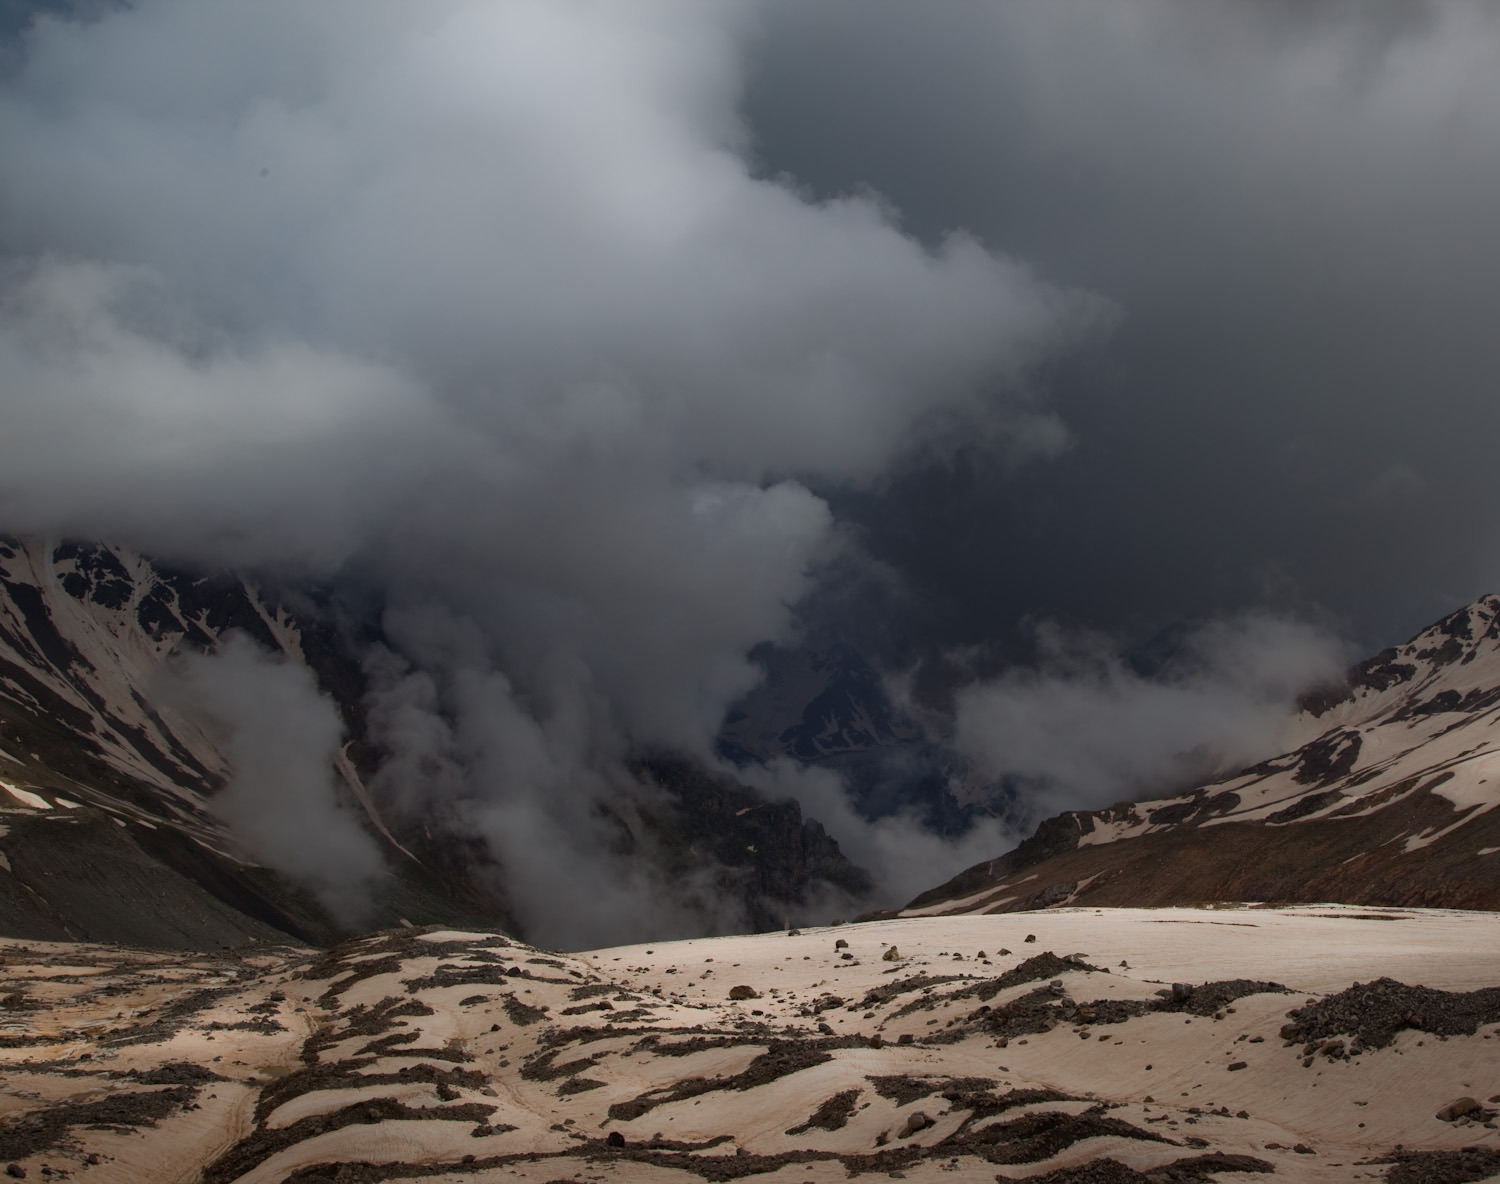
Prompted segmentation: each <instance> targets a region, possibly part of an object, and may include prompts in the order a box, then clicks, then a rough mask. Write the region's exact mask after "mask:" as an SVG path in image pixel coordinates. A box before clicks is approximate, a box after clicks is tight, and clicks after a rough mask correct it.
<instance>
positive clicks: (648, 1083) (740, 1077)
mask: <svg viewBox="0 0 1500 1184" xmlns="http://www.w3.org/2000/svg"><path fill="white" fill-rule="evenodd" d="M845 943H847V944H845ZM0 955H3V960H4V969H3V979H4V983H3V989H0V994H3V995H4V996H5V998H6V1000H7V1002H6V1010H5V1011H3V1012H0V1016H3V1020H4V1022H3V1039H0V1066H3V1069H0V1078H3V1086H0V1115H3V1124H0V1164H4V1163H11V1162H14V1163H16V1164H18V1165H19V1167H20V1168H22V1169H24V1170H25V1171H26V1172H27V1173H28V1177H27V1178H38V1177H39V1174H40V1172H41V1168H42V1166H43V1165H47V1166H48V1168H49V1169H50V1170H51V1171H52V1172H53V1173H54V1176H56V1175H58V1174H61V1173H66V1174H67V1175H68V1177H69V1178H79V1179H88V1180H94V1181H101V1182H109V1181H148V1180H149V1181H184V1182H186V1181H196V1180H199V1179H200V1173H201V1179H202V1180H204V1181H205V1182H206V1184H229V1182H231V1181H238V1182H241V1184H280V1182H283V1181H288V1182H290V1181H295V1182H297V1184H313V1182H314V1181H342V1182H345V1184H347V1182H350V1181H374V1180H406V1179H419V1178H420V1179H441V1180H444V1181H450V1182H452V1184H468V1182H479V1181H517V1180H522V1181H536V1182H537V1184H545V1182H547V1181H557V1180H584V1179H591V1180H622V1181H658V1180H659V1181H684V1180H692V1179H694V1178H700V1179H706V1180H731V1179H747V1178H754V1179H757V1180H766V1181H777V1182H793V1181H796V1182H801V1181H807V1180H812V1181H816V1182H818V1184H823V1182H824V1181H829V1182H832V1181H842V1180H845V1179H849V1178H853V1177H858V1176H860V1175H873V1176H875V1177H879V1178H887V1177H890V1176H892V1175H895V1176H896V1178H904V1179H907V1180H913V1181H932V1182H934V1184H936V1182H938V1181H947V1180H951V1179H983V1180H986V1181H988V1180H994V1179H1000V1180H1009V1179H1041V1180H1046V1181H1048V1182H1049V1184H1063V1182H1075V1184H1086V1182H1088V1181H1108V1182H1111V1184H1114V1182H1118V1181H1151V1182H1155V1184H1165V1182H1167V1181H1189V1180H1219V1179H1223V1180H1248V1179H1252V1178H1255V1177H1256V1176H1259V1175H1273V1176H1275V1177H1278V1178H1282V1179H1288V1180H1296V1181H1308V1182H1316V1181H1346V1180H1372V1179H1389V1180H1392V1181H1417V1180H1425V1179H1438V1178H1452V1179H1481V1178H1485V1175H1488V1174H1490V1173H1493V1172H1500V1138H1497V1134H1500V1132H1497V1130H1496V1127H1495V1122H1494V1117H1495V1111H1496V1106H1497V1105H1500V1103H1497V1104H1493V1105H1492V1104H1490V1103H1489V1101H1488V1099H1489V1098H1491V1097H1492V1096H1497V1095H1500V991H1497V990H1495V989H1494V988H1495V987H1496V986H1497V984H1500V917H1497V916H1495V915H1493V914H1488V913H1465V912H1458V911H1442V910H1397V909H1390V910H1371V909H1358V908H1349V907H1340V906H1309V907H1304V908H1285V909H1264V908H1251V907H1222V908H1215V909H1160V910H1151V909H1103V910H1095V909H1086V910H1085V909H1060V910H1050V911H1048V912H1045V913H1007V914H997V915H968V916H956V917H929V918H911V919H900V920H888V921H881V922H873V923H867V924H857V925H846V926H838V927H830V928H821V929H810V930H806V931H803V932H801V933H793V934H785V933H776V934H761V935H756V936H747V937H727V938H710V939H700V940H693V941H679V942H666V943H657V944H654V945H650V946H629V947H619V948H615V949H608V950H596V951H590V952H587V953H581V954H560V953H554V952H546V951H540V950H536V949H534V948H532V947H529V946H525V945H522V944H519V943H516V942H514V941H512V940H510V939H508V938H506V937H503V936H500V935H496V934H474V933H460V932H443V931H430V932H424V931H419V930H395V931H387V932H384V933H381V934H376V935H373V936H371V937H368V938H363V939H360V940H358V941H354V942H350V943H346V944H345V945H344V946H341V947H338V948H337V949H335V950H333V951H331V952H327V953H315V952H312V951H306V950H298V949H295V948H289V947H272V946H249V947H244V948H243V949H241V950H238V951H234V952H230V953H225V954H221V955H213V956H194V955H164V954H152V953H147V952H143V951H130V950H124V949H119V948H112V947H101V946H76V945H69V946H63V945H56V946H43V945H39V944H35V943H33V944H31V945H29V946H27V945H22V944H21V943H16V942H8V943H5V944H4V945H3V946H0ZM1174 984H1177V985H1176V986H1175V987H1174ZM1356 984H1359V985H1358V986H1356ZM1398 984H1404V985H1398ZM1418 985H1420V986H1421V987H1425V988H1428V990H1425V991H1422V990H1413V989H1412V988H1414V987H1417V986H1418ZM1475 992H1477V993H1475ZM1460 1099H1469V1101H1464V1102H1462V1103H1461V1104H1460V1105H1459V1106H1458V1107H1457V1110H1458V1111H1460V1112H1461V1113H1453V1112H1451V1111H1450V1110H1446V1109H1445V1107H1449V1105H1450V1103H1454V1102H1456V1101H1459V1100H1460ZM1440 1111H1442V1112H1443V1113H1444V1114H1445V1115H1446V1117H1444V1118H1440V1117H1438V1115H1439V1112H1440ZM1398 1147H1399V1148H1400V1150H1398ZM1464 1148H1468V1149H1470V1150H1467V1151H1464V1150H1461V1149H1464ZM1464 1164H1467V1165H1469V1168H1472V1169H1474V1170H1478V1169H1480V1168H1482V1169H1484V1174H1483V1175H1475V1174H1469V1175H1463V1174H1458V1175H1449V1176H1446V1177H1444V1176H1438V1175H1433V1174H1432V1173H1433V1172H1435V1171H1439V1170H1447V1169H1448V1168H1453V1169H1454V1170H1458V1166H1461V1165H1464ZM1465 1170H1468V1169H1465ZM953 1173H957V1174H956V1175H954V1174H953Z"/></svg>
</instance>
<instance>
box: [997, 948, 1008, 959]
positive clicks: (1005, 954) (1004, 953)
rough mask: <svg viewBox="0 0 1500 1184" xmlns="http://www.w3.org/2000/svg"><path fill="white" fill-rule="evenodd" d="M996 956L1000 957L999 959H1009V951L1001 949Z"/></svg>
mask: <svg viewBox="0 0 1500 1184" xmlns="http://www.w3.org/2000/svg"><path fill="white" fill-rule="evenodd" d="M998 956H999V957H1001V958H1009V957H1010V951H1009V950H1007V949H1004V948H1002V949H1001V951H1000V953H999V955H998Z"/></svg>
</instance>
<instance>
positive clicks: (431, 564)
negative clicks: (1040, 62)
mask: <svg viewBox="0 0 1500 1184" xmlns="http://www.w3.org/2000/svg"><path fill="white" fill-rule="evenodd" d="M749 22H750V14H749V13H748V12H747V10H745V9H742V8H740V7H738V6H733V5H700V4H687V3H649V4H638V5H627V6H621V5H614V4H598V3H587V2H583V0H576V2H565V3H556V2H553V0H547V2H545V3H543V2H536V0H513V2H508V3H480V2H478V0H443V2H439V3H434V4H424V5H420V6H418V5H411V4H406V3H396V2H376V3H369V2H367V0H361V2H360V3H358V4H355V3H330V4H322V5H316V6H311V7H309V6H307V5H304V4H298V3H272V4H269V5H267V4H264V3H256V4H250V3H236V2H233V0H220V2H217V3H209V4H203V3H201V2H199V0H191V2H189V0H144V2H141V3H137V4H133V5H130V6H128V7H122V8H116V9H108V10H105V11H103V12H102V13H95V14H93V16H92V18H91V19H88V20H68V19H60V18H51V17H43V18H39V19H38V20H36V21H35V22H34V23H33V24H32V26H31V27H30V30H29V32H28V33H27V34H26V35H25V36H24V38H23V39H22V40H21V42H20V43H19V46H18V48H17V49H16V51H15V53H14V54H13V57H14V61H13V62H12V63H11V65H10V68H9V69H8V71H7V73H6V75H5V77H4V82H3V86H0V141H3V142H4V143H5V145H6V151H5V153H4V156H3V159H0V228H3V229H0V235H3V250H4V253H5V263H4V270H3V295H0V371H3V372H4V373H5V375H6V385H5V410H6V431H5V433H4V436H3V438H0V518H3V519H4V520H5V521H6V523H7V525H8V528H9V529H13V530H20V531H30V532H39V533H52V534H57V533H69V534H75V535H84V536H93V537H100V536H102V537H110V538H122V539H125V540H128V541H130V542H131V543H133V544H135V545H136V546H139V547H141V548H143V549H145V550H148V551H152V552H155V553H158V554H165V555H168V556H172V557H175V558H183V559H186V560H190V561H192V562H195V563H198V564H205V563H207V564H215V563H230V564H238V565H248V566H250V567H253V568H258V569H261V570H275V571H280V572H282V573H292V574H297V573H312V574H316V575H320V576H337V575H338V574H339V573H340V572H342V571H347V570H351V569H354V568H357V569H358V570H359V572H360V573H361V578H363V579H365V580H369V581H374V582H375V583H377V584H379V585H380V587H381V589H382V591H383V594H384V596H385V598H386V600H387V603H388V604H389V605H390V613H389V619H388V628H389V630H390V632H391V635H392V636H393V637H395V638H399V639H400V643H399V644H401V645H402V647H403V649H404V654H403V655H402V656H403V658H404V660H405V661H407V662H409V663H411V664H412V665H413V666H414V668H416V669H417V670H419V671H421V672H423V673H425V676H426V677H427V678H428V679H430V680H433V681H434V683H435V685H437V686H438V690H439V691H440V692H441V696H442V701H443V704H444V706H445V709H446V710H447V711H449V712H450V713H451V712H457V713H458V718H457V720H456V721H449V720H444V721H433V723H432V726H431V727H429V728H428V729H427V730H426V732H425V733H422V732H421V729H410V728H409V729H408V730H406V731H405V732H403V733H401V736H402V737H403V741H404V742H409V741H412V740H413V738H414V737H416V736H418V735H419V734H424V735H425V736H427V737H428V738H429V739H432V738H436V737H440V736H441V735H442V727H439V726H438V725H439V723H442V724H443V726H450V725H451V727H452V728H454V729H456V732H457V734H459V735H460V736H467V738H468V739H467V740H466V741H465V743H464V745H463V747H464V752H465V789H466V792H468V793H470V794H471V795H477V796H479V797H480V798H487V797H488V798H493V799H494V801H495V802H498V803H500V804H501V805H504V807H505V809H506V810H508V811H509V812H510V817H511V819H512V821H513V822H516V825H515V827H513V828H512V829H510V830H509V831H507V828H506V827H497V828H496V829H497V830H498V831H506V833H514V834H521V833H523V831H524V829H525V827H523V826H522V825H521V823H522V822H524V823H525V825H526V827H529V828H530V829H531V830H533V831H534V830H536V828H537V827H539V826H541V821H540V820H542V819H544V818H545V819H549V820H550V821H549V822H548V825H549V826H552V827H553V829H554V831H555V832H556V833H558V834H561V833H564V832H566V833H569V834H571V836H572V838H573V840H574V841H575V842H576V843H577V844H579V845H581V846H582V847H584V848H585V849H592V848H591V844H590V842H589V841H588V835H587V830H586V828H585V829H579V828H578V827H576V826H575V827H573V828H572V829H571V830H569V829H568V825H567V824H568V822H569V820H570V819H571V820H572V821H573V822H576V821H577V817H578V815H579V812H580V811H583V812H584V813H586V810H584V807H583V806H582V805H578V806H577V808H576V809H575V808H574V807H571V806H565V805H563V806H560V805H559V804H558V803H559V801H560V800H561V799H563V798H566V797H567V796H568V795H570V794H572V795H576V796H577V797H578V799H579V802H580V803H583V802H586V801H587V800H588V799H589V797H590V795H592V794H597V793H607V792H609V790H610V782H611V779H612V778H613V777H615V776H616V775H617V772H618V767H619V765H618V762H619V759H620V754H621V752H622V751H624V750H625V749H626V748H627V747H628V746H629V745H632V744H646V745H651V744H655V745H665V746H670V747H674V748H677V749H685V750H688V751H692V752H698V753H700V754H704V755H707V754H708V753H709V752H710V746H711V742H712V738H713V735H714V733H715V731H716V730H717V727H718V725H719V722H720V720H721V719H722V717H723V714H724V710H725V707H726V706H727V705H728V703H730V702H731V701H732V700H733V699H734V698H735V697H736V696H738V695H740V694H742V693H743V692H744V691H745V690H746V689H748V688H749V687H750V686H751V685H752V684H753V682H754V681H755V679H756V677H757V671H756V668H755V667H754V666H753V665H752V664H751V663H750V662H749V661H748V660H747V658H746V656H745V655H746V652H747V651H748V650H749V649H750V648H751V647H752V646H754V645H755V644H757V643H759V642H762V641H766V640H776V639H779V638H782V637H783V636H785V635H786V633H787V632H788V630H789V628H790V624H791V610H792V607H793V606H794V605H796V604H797V603H798V602H799V601H800V600H802V598H803V597H804V596H805V594H806V593H807V591H808V590H809V588H811V587H812V586H813V583H814V582H815V580H816V578H817V572H818V570H819V568H820V565H822V564H824V563H826V562H828V561H830V560H832V559H833V558H834V557H836V555H837V554H838V552H839V551H840V549H841V548H842V547H844V546H845V545H846V542H845V540H844V537H843V534H842V531H841V528H840V526H839V524H838V522H837V520H836V517H835V515H834V514H833V512H832V510H831V509H830V506H829V505H828V503H827V501H826V500H825V499H824V498H823V497H821V496H819V495H817V494H815V493H813V492H812V491H811V489H810V484H811V483H818V482H821V483H827V484H830V485H836V486H839V487H851V488H861V487H863V488H870V487H874V486H876V485H878V484H879V482H880V481H881V480H882V479H883V477H884V475H885V474H886V473H887V472H888V471H889V470H890V468H891V467H892V466H893V465H894V464H896V463H898V462H900V461H902V460H903V459H904V458H911V457H914V456H918V455H927V456H939V455H942V454H943V453H944V452H945V451H948V450H950V449H951V448H952V446H953V445H954V443H955V441H957V440H960V439H962V440H973V439H982V440H987V441H989V442H990V443H991V445H993V446H994V447H996V448H997V449H1001V450H1011V451H1015V450H1020V451H1026V450H1028V449H1032V448H1042V449H1044V450H1045V449H1047V448H1050V447H1052V446H1053V443H1055V440H1056V439H1057V437H1058V435H1059V432H1060V429H1059V428H1058V427H1057V425H1056V423H1055V420H1054V419H1053V418H1052V417H1051V415H1050V412H1049V411H1048V410H1047V409H1046V408H1045V406H1044V405H1043V404H1041V403H1039V401H1038V400H1037V398H1036V397H1035V394H1034V391H1033V389H1032V387H1031V381H1030V380H1031V377H1032V375H1033V374H1034V372H1035V371H1036V368H1037V367H1038V365H1039V364H1041V363H1042V362H1044V361H1045V360H1046V359H1047V358H1048V357H1050V356H1052V355H1053V354H1055V353H1056V352H1057V351H1058V350H1060V349H1064V348H1067V347H1068V346H1069V345H1070V344H1071V343H1072V342H1074V341H1076V340H1079V339H1082V338H1092V337H1097V336H1098V335H1099V334H1100V333H1101V332H1102V331H1105V330H1106V328H1107V326H1108V324H1109V323H1110V321H1111V319H1112V317H1113V315H1114V313H1113V310H1112V309H1111V308H1110V306H1109V305H1108V304H1107V303H1106V302H1104V301H1101V300H1098V299H1097V298H1094V297H1091V296H1088V295H1086V294H1083V293H1079V292H1069V291H1066V290H1063V289H1061V288H1058V287H1055V286H1050V285H1048V284H1047V283H1045V282H1043V281H1041V280H1039V279H1038V278H1037V277H1035V276H1034V275H1033V274H1032V273H1031V272H1030V271H1029V270H1028V268H1026V267H1025V266H1024V265H1022V264H1020V263H1017V262H1015V261H1013V260H1011V259H1009V258H1008V257H1005V256H1003V255H1001V254H998V253H996V252H993V251H989V250H986V249H985V248H983V247H982V246H980V245H979V243H977V242H976V241H975V240H974V239H972V238H971V237H969V236H967V235H964V234H962V233H954V234H952V235H949V236H945V237H944V238H943V239H942V240H941V241H939V242H935V243H931V244H926V245H924V244H922V243H919V242H918V241H916V240H915V239H913V238H911V237H909V236H906V235H904V234H903V233H901V231H900V230H899V229H898V227H897V226H896V225H895V222H894V220H893V215H892V213H891V211H890V210H889V209H888V208H886V206H885V205H884V204H883V203H882V202H880V201H879V200H877V199H876V198H874V197H872V196H850V197H842V198H837V199H833V200H829V201H821V202H814V201H811V200H809V199H808V198H807V197H806V196H805V195H804V194H802V193H801V192H800V191H798V190H797V189H796V187H795V186H794V185H793V184H791V183H789V182H784V181H781V180H774V179H764V178H760V177H757V176H756V175H754V173H753V171H752V169H751V167H750V165H749V164H748V163H747V159H746V156H745V148H746V145H747V143H748V133H747V130H746V128H745V126H744V124H743V121H742V120H741V118H740V115H739V111H738V103H739V99H740V94H741V86H742V79H741V76H740V67H741V61H742V47H743V42H744V39H745V38H746V36H747V35H748V30H749ZM1049 441H1050V442H1053V443H1049ZM455 646H457V647H458V648H457V649H455ZM392 693H394V688H392ZM411 710H412V707H411V706H410V704H408V710H407V712H406V715H405V717H404V718H406V719H407V720H408V721H409V720H410V715H411ZM407 755H408V756H412V754H407ZM393 759H400V754H394V755H393ZM412 759H417V757H415V756H412ZM526 803H529V804H530V807H528V809H529V812H528V809H523V805H524V804H526ZM542 803H546V806H545V808H543V807H542V805H541V804H542ZM497 808H498V807H497ZM517 820H520V821H517ZM513 846H516V848H517V849H516V851H515V852H513V859H512V864H513V866H514V865H516V863H517V861H518V859H519V854H520V852H522V851H524V850H526V849H529V848H528V847H527V846H526V845H525V844H520V845H513ZM552 866H554V867H556V863H555V862H554V863H553V865H552ZM517 874H518V875H519V876H520V877H521V878H522V879H525V878H526V877H527V875H528V874H529V872H528V870H527V869H525V868H518V869H517ZM544 897H545V894H544V893H535V892H530V891H523V892H520V893H519V897H518V899H519V900H520V901H521V904H522V906H523V907H524V905H525V903H526V902H527V901H528V900H534V901H536V902H537V904H536V908H537V909H538V910H542V911H538V912H535V913H534V915H532V916H528V917H524V918H523V919H525V920H527V921H540V920H542V919H543V913H544V912H545V910H543V907H542V904H541V901H542V900H543V898H544ZM596 898H597V894H596ZM570 936H571V937H578V936H579V935H578V934H576V933H573V934H570Z"/></svg>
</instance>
